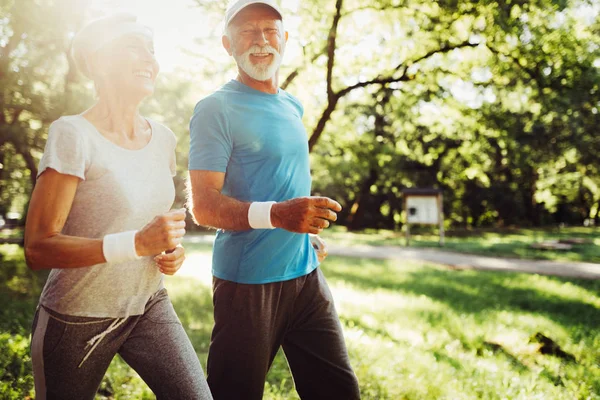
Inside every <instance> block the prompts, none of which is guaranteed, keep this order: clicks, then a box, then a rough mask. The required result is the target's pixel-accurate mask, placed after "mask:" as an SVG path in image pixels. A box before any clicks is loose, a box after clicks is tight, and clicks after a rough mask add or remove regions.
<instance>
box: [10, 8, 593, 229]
mask: <svg viewBox="0 0 600 400" xmlns="http://www.w3.org/2000/svg"><path fill="white" fill-rule="evenodd" d="M89 4H90V3H89V2H88V1H84V2H80V1H75V0H60V1H42V2H34V1H33V0H27V1H19V2H16V1H10V0H4V1H2V2H1V3H0V9H1V10H2V11H3V15H5V16H6V17H5V18H3V19H1V20H0V87H1V89H0V109H1V110H0V111H1V112H0V214H3V213H5V212H7V211H9V210H15V211H22V209H23V208H24V207H25V205H26V203H27V197H28V194H29V192H30V190H31V186H32V183H33V181H34V179H35V175H36V163H37V160H38V159H39V157H40V155H41V151H42V149H43V145H44V142H45V137H46V133H47V128H48V124H49V123H50V122H51V121H52V120H54V119H56V118H58V117H59V116H60V115H63V114H68V113H75V112H77V113H78V112H81V111H82V110H83V109H84V108H85V107H86V106H88V105H89V104H90V103H91V101H92V91H91V87H90V85H89V83H84V82H81V81H80V80H79V78H78V76H77V74H76V73H75V71H74V69H73V66H72V64H71V63H70V61H69V59H68V57H67V50H68V46H69V40H70V34H71V33H72V32H74V31H76V30H77V28H78V27H79V26H81V24H83V23H84V22H85V21H86V20H87V19H89V18H91V17H94V16H96V14H95V12H94V10H92V9H91V8H90V7H89ZM190 5H195V6H197V7H199V8H200V9H201V10H202V11H203V12H204V14H205V15H206V16H207V18H208V19H207V21H208V25H209V26H208V27H207V29H203V30H202V32H205V33H203V34H202V36H200V37H198V38H197V41H196V46H195V47H194V48H191V49H186V50H187V51H188V52H190V53H194V52H195V53H197V54H198V57H197V63H195V64H194V65H190V66H181V67H180V68H178V69H176V70H175V71H174V72H171V73H168V74H165V75H161V76H160V79H159V83H158V86H157V92H156V95H155V96H154V97H153V98H151V99H149V100H148V101H147V102H146V103H145V104H144V105H143V108H142V110H143V112H144V113H145V114H147V115H149V116H152V117H154V118H156V119H157V120H159V121H161V122H164V123H165V124H166V125H168V126H169V127H171V128H172V129H173V131H174V132H175V134H176V135H177V137H178V138H179V145H178V177H177V181H176V186H177V202H178V204H183V202H184V197H185V193H184V178H185V175H186V167H187V148H188V145H189V140H188V136H189V135H188V130H187V129H188V128H187V126H188V121H189V118H190V115H191V112H192V109H193V106H194V104H195V102H196V101H198V100H199V99H200V98H202V97H203V96H205V95H207V94H209V93H210V92H211V91H213V90H214V89H215V88H216V87H218V86H219V85H220V84H222V83H224V82H225V81H226V80H227V79H228V78H229V76H228V75H227V74H229V73H233V72H234V70H235V66H234V64H233V61H232V59H231V57H229V56H228V55H227V54H226V53H225V51H224V50H223V49H222V48H221V44H220V36H221V30H220V26H219V23H220V22H221V20H222V15H223V12H224V7H225V3H224V2H202V1H192V0H190ZM598 6H599V3H598V1H597V0H589V1H584V0H560V1H558V0H536V1H477V2H474V1H443V2H429V1H422V0H403V1H390V0H377V1H365V0H338V1H335V2H334V1H327V2H322V1H316V0H310V1H304V2H300V3H298V4H295V3H293V2H292V3H285V2H284V9H285V14H286V24H287V26H288V27H289V29H290V30H291V33H290V40H289V42H288V45H287V49H286V55H285V63H284V65H283V66H282V68H281V84H282V85H283V86H284V87H285V88H286V89H287V90H289V91H290V92H291V93H293V94H295V95H296V96H298V97H299V98H300V99H301V101H302V102H303V104H304V107H305V116H304V122H305V125H306V127H307V131H308V132H309V136H310V138H309V139H310V145H311V148H312V165H313V176H314V192H315V193H317V194H323V195H328V196H331V197H334V198H336V199H338V200H339V201H340V202H341V203H342V205H343V206H344V212H343V213H342V214H341V215H340V219H339V221H340V223H343V224H345V225H347V226H348V227H349V228H351V229H354V230H356V229H362V228H365V227H370V228H387V229H397V228H400V227H401V225H402V223H403V219H404V217H403V209H402V198H401V194H400V193H401V189H403V188H405V187H425V186H434V187H438V188H441V189H443V190H444V209H445V216H446V218H447V219H448V221H449V223H450V224H451V225H452V226H469V227H486V226H540V225H552V224H558V223H567V224H572V225H575V224H576V225H580V224H581V223H583V222H585V221H586V220H587V222H588V223H589V222H590V221H593V220H595V222H596V223H600V170H599V168H598V163H597V162H596V154H598V151H599V150H600V141H599V140H598V137H597V135H596V134H595V130H596V127H597V126H598V124H599V122H600V121H599V118H600V117H599V115H600V114H599V112H598V111H599V110H598V108H599V107H600V105H599V104H598V93H599V92H598V90H599V86H600V68H599V63H600V61H599V60H600V35H598V32H599V23H598V21H599V20H600V18H598V17H599V12H598ZM285 7H287V8H285ZM40 21H43V23H42V22H40ZM58 21H60V23H59V22H58Z"/></svg>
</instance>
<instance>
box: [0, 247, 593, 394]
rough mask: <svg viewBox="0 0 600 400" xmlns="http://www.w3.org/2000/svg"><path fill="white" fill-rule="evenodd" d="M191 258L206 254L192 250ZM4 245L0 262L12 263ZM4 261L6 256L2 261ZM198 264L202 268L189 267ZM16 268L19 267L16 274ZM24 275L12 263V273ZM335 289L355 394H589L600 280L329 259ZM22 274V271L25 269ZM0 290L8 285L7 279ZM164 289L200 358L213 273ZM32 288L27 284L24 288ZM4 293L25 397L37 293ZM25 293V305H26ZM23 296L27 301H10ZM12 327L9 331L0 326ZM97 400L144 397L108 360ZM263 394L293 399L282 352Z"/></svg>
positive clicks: (9, 361) (11, 348)
mask: <svg viewBox="0 0 600 400" xmlns="http://www.w3.org/2000/svg"><path fill="white" fill-rule="evenodd" d="M189 247H191V248H192V250H191V251H190V252H189V254H188V255H189V256H190V259H192V258H193V256H194V255H197V254H204V255H206V254H207V253H206V252H208V251H209V247H208V246H206V245H192V246H189ZM19 252H20V250H19V248H18V247H17V246H14V247H13V246H2V247H0V254H3V257H4V258H3V260H15V261H16V260H20V263H22V255H20V254H19ZM3 265H4V261H3ZM195 267H201V266H195ZM19 271H20V272H19ZM24 271H25V270H24V269H22V268H17V272H15V273H16V274H23V272H24ZM323 271H324V273H325V275H326V276H327V279H328V281H329V285H330V287H331V288H332V292H333V294H334V298H335V301H336V307H337V309H338V313H339V315H340V319H341V321H342V324H343V327H344V332H345V335H346V342H347V345H348V350H349V353H350V359H351V363H352V366H353V368H354V370H355V372H356V374H357V376H358V379H359V382H360V387H361V392H362V398H363V399H373V400H375V399H377V400H384V399H410V400H413V399H414V400H417V399H456V398H461V399H502V398H510V399H528V400H529V399H544V400H547V399H550V400H552V399H557V400H558V399H566V398H568V399H582V400H583V399H598V398H600V396H599V395H598V393H600V368H599V367H598V359H599V358H600V353H599V350H598V349H599V348H600V325H599V323H598V318H597V315H598V309H599V308H600V297H599V296H598V293H600V283H599V282H598V281H591V280H590V281H586V280H574V279H562V278H553V277H544V276H537V275H526V274H513V273H494V272H477V271H460V272H458V271H452V270H448V269H444V268H440V267H432V266H427V265H421V264H416V263H406V262H402V263H397V262H393V261H379V260H367V259H364V260H361V259H352V258H343V257H330V258H328V259H327V261H326V262H325V263H324V265H323ZM23 278H24V279H25V278H26V277H25V276H23ZM0 282H2V284H1V285H0V286H1V287H2V288H3V290H5V291H6V287H5V285H4V282H5V281H4V280H0ZM166 285H167V288H168V290H169V295H170V297H171V298H172V301H173V304H174V306H175V309H176V310H177V313H178V314H179V316H180V319H181V321H182V324H183V326H184V327H185V329H186V331H187V333H188V335H189V337H190V339H191V341H192V343H193V345H194V348H195V349H196V351H197V353H198V356H199V358H200V361H201V363H202V364H203V365H206V355H207V351H208V344H209V341H210V332H211V329H212V302H211V290H210V286H209V285H210V279H208V280H197V279H195V278H192V277H189V276H175V277H172V278H168V279H167V283H166ZM30 287H36V285H34V284H30ZM34 290H35V291H36V292H35V293H29V295H28V296H26V297H23V295H21V294H19V293H17V292H14V291H9V292H10V298H9V301H6V302H5V301H3V302H2V308H3V309H7V308H8V309H14V311H13V312H9V313H7V314H6V315H12V316H16V315H17V314H18V313H22V314H23V316H22V317H21V318H20V319H19V318H18V319H17V321H16V322H15V323H14V324H8V325H6V324H5V321H6V318H5V317H4V316H3V317H2V319H0V321H2V323H3V325H2V329H0V371H3V372H2V374H3V375H0V393H2V396H3V398H7V399H21V398H24V397H26V396H31V395H32V394H33V393H32V390H33V388H32V385H33V381H32V377H31V365H30V363H31V360H30V358H29V357H30V356H29V348H28V346H29V343H28V341H29V339H28V336H29V333H28V332H29V329H30V324H31V321H30V319H31V318H32V316H33V311H34V307H35V302H32V300H36V299H37V296H39V291H38V290H36V289H34ZM28 299H29V300H28ZM27 301H30V306H29V308H26V307H24V306H23V307H22V308H19V307H20V306H18V304H19V303H25V302H27ZM15 325H18V326H19V328H18V329H13V328H11V329H10V330H8V331H7V330H6V326H15ZM540 334H541V335H544V336H545V337H548V338H551V339H552V341H553V342H554V343H556V345H558V346H560V348H561V349H562V350H564V352H566V353H568V354H571V355H573V357H574V360H570V361H569V360H568V359H564V358H561V357H557V356H553V355H550V354H543V353H541V352H540V348H539V343H536V342H534V341H531V340H530V338H531V337H535V336H540ZM97 398H98V399H105V398H123V399H130V398H131V399H133V398H136V399H138V398H143V399H146V398H148V399H149V398H153V395H152V393H151V392H150V390H149V389H148V387H147V386H146V385H145V384H144V383H143V381H142V380H141V379H140V378H139V376H138V375H137V374H136V373H135V372H134V371H132V370H131V368H129V367H128V366H127V365H126V364H125V363H124V361H123V360H122V359H120V358H119V357H117V358H115V359H114V360H113V362H112V364H111V366H110V368H109V370H108V372H107V374H106V376H105V378H104V380H103V382H102V384H101V387H100V390H99V392H98V395H97ZM264 398H265V399H270V400H276V399H297V398H299V397H298V395H297V393H296V392H295V390H294V389H293V380H292V377H291V375H290V372H289V369H288V366H287V363H286V361H285V358H284V356H283V353H281V352H280V353H279V354H278V355H277V357H276V358H275V361H274V363H273V366H272V368H271V370H270V372H269V374H268V376H267V382H266V383H265V396H264Z"/></svg>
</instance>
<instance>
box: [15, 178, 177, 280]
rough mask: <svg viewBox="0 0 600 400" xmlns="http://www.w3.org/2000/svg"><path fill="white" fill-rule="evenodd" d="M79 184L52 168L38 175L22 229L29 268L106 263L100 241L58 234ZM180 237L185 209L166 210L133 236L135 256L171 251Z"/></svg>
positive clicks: (70, 266) (74, 266) (71, 266)
mask: <svg viewBox="0 0 600 400" xmlns="http://www.w3.org/2000/svg"><path fill="white" fill-rule="evenodd" d="M79 181H80V178H77V177H75V176H72V175H66V174H61V173H59V172H57V171H56V170H54V169H51V168H48V169H46V170H45V171H44V172H43V173H42V174H41V175H40V177H39V179H38V181H37V184H36V185H35V188H34V190H33V193H32V195H31V201H30V203H29V210H28V212H27V224H26V226H25V259H26V260H27V265H29V268H31V269H33V270H39V269H50V268H79V267H88V266H90V265H95V264H101V263H104V262H106V259H105V258H104V253H103V250H102V242H103V239H87V238H80V237H75V236H67V235H63V234H61V231H62V229H63V227H64V225H65V222H66V220H67V217H68V216H69V212H70V211H71V205H72V204H73V199H74V197H75V192H76V190H77V185H78V184H79ZM183 235H185V210H184V209H183V210H173V211H169V212H167V213H165V214H162V215H159V216H157V217H155V218H154V219H153V220H152V221H151V222H150V223H148V224H147V225H146V226H144V227H143V228H142V229H141V230H140V231H139V232H137V233H136V235H135V250H136V253H137V255H139V256H150V255H152V256H153V255H157V254H160V253H162V252H163V251H165V250H167V249H174V248H175V247H177V246H178V245H179V244H180V243H181V240H182V238H183ZM157 261H158V260H157Z"/></svg>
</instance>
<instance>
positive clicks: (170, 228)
mask: <svg viewBox="0 0 600 400" xmlns="http://www.w3.org/2000/svg"><path fill="white" fill-rule="evenodd" d="M183 235H185V208H182V209H180V210H173V211H169V212H168V213H166V214H162V215H159V216H156V217H154V219H153V220H152V221H150V223H149V224H147V225H146V226H144V227H143V228H142V229H141V230H140V231H139V232H138V233H137V234H136V235H135V251H136V252H137V254H138V256H142V257H143V256H154V255H157V254H160V253H162V252H163V251H166V250H172V249H175V248H176V247H177V246H178V245H179V244H180V243H181V240H182V239H183Z"/></svg>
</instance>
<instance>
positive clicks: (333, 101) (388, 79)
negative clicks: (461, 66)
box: [308, 42, 478, 151]
mask: <svg viewBox="0 0 600 400" xmlns="http://www.w3.org/2000/svg"><path fill="white" fill-rule="evenodd" d="M476 46H478V44H474V43H469V42H463V43H459V44H456V45H448V44H445V45H443V46H441V47H439V48H437V49H434V50H431V51H429V52H427V53H425V54H424V55H422V56H420V57H418V58H416V59H414V60H411V61H408V62H405V63H401V64H399V65H398V66H397V67H396V68H394V71H393V72H392V73H391V74H390V75H388V76H381V75H380V76H378V77H377V78H374V79H371V80H368V81H364V82H358V83H356V84H354V85H351V86H348V87H346V88H344V89H342V90H340V91H338V92H333V90H332V91H331V93H329V82H328V96H327V107H326V108H325V110H324V111H323V114H321V118H319V121H318V122H317V125H316V126H315V128H314V129H313V133H312V135H311V136H310V139H309V140H308V149H309V151H311V150H312V149H313V147H314V145H315V144H316V143H317V141H318V140H319V138H320V137H321V134H322V133H323V131H324V129H325V126H326V125H327V122H328V121H329V119H330V118H331V114H333V111H335V108H336V106H337V103H338V101H339V100H340V99H341V98H342V97H344V96H345V95H347V94H348V93H350V92H351V91H353V90H355V89H358V88H361V87H366V86H370V85H386V84H389V83H393V82H402V81H408V80H411V79H412V78H411V77H410V76H408V75H406V72H407V71H408V68H409V67H410V66H411V65H414V64H416V63H418V62H421V61H423V60H425V59H427V58H429V57H431V56H433V55H434V54H438V53H447V52H449V51H452V50H456V49H460V48H464V47H476ZM400 70H402V72H401V73H400V75H399V76H396V75H395V72H397V71H400ZM328 72H329V71H328ZM328 78H329V77H328Z"/></svg>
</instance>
